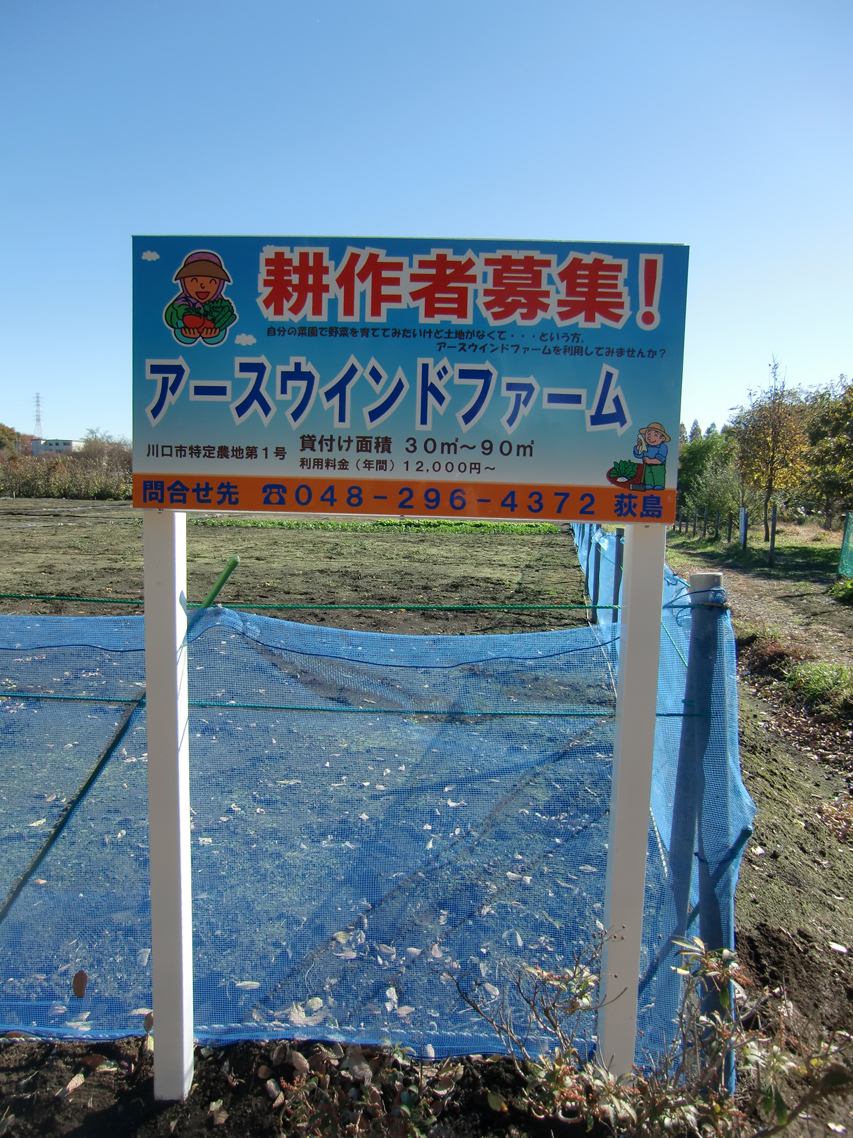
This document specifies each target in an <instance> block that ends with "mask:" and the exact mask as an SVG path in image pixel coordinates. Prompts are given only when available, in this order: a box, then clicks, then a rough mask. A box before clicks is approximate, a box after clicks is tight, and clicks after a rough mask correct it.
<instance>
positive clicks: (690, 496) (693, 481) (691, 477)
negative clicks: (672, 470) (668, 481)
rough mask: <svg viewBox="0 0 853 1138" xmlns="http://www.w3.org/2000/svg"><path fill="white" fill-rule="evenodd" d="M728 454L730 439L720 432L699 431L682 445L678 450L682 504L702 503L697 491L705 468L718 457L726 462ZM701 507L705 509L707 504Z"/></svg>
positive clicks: (679, 495) (679, 490) (679, 493)
mask: <svg viewBox="0 0 853 1138" xmlns="http://www.w3.org/2000/svg"><path fill="white" fill-rule="evenodd" d="M697 425H698V424H697ZM692 433H693V432H692V431H691V435H692ZM728 454H729V441H728V440H726V439H724V438H723V436H722V435H720V434H714V435H703V434H702V432H701V431H699V434H698V436H697V437H696V438H694V439H692V440H691V441H690V442H687V443H684V444H683V445H682V447H681V448H680V450H679V452H678V497H679V499H680V504H681V505H691V506H693V505H696V506H698V505H699V504H700V503H699V502H698V500H697V497H696V492H697V488H698V486H699V483H700V482H701V479H702V477H703V474H704V472H705V468H706V467H707V465H708V464H709V462H711V461H712V460H715V459H716V458H717V457H721V461H723V463H724V464H725V462H728V460H729V459H728ZM701 508H702V509H703V510H704V509H705V506H704V505H703V506H702V507H701Z"/></svg>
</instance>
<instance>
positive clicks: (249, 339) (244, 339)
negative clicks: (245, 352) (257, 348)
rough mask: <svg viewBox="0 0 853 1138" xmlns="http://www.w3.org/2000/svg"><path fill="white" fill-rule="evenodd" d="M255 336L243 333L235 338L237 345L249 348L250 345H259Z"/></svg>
mask: <svg viewBox="0 0 853 1138" xmlns="http://www.w3.org/2000/svg"><path fill="white" fill-rule="evenodd" d="M257 342H258V341H257V340H256V339H255V337H254V336H250V335H249V334H248V332H241V333H240V335H239V336H235V337H234V343H235V344H243V345H245V346H247V347H248V345H249V344H257Z"/></svg>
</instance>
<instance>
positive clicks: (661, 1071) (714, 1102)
mask: <svg viewBox="0 0 853 1138" xmlns="http://www.w3.org/2000/svg"><path fill="white" fill-rule="evenodd" d="M602 943H603V942H601V941H599V943H598V944H597V946H596V947H595V949H594V950H593V952H592V953H591V954H586V955H584V956H580V957H578V958H577V959H576V960H575V963H574V965H573V967H572V968H568V969H560V970H557V971H555V972H545V971H544V970H542V969H540V968H534V967H529V966H528V967H525V968H524V969H522V971H521V973H519V974H517V975H516V976H515V977H513V978H512V981H511V984H510V988H509V995H510V996H511V997H513V1001H512V1002H513V1003H514V1005H515V1009H516V1015H517V1014H518V1012H519V1010H520V1012H521V1014H522V1016H523V1018H524V1020H525V1027H526V1028H527V1034H528V1035H529V1034H530V1029H531V1028H532V1029H534V1031H535V1033H536V1034H537V1035H539V1036H540V1037H544V1038H545V1040H546V1042H545V1043H544V1044H543V1045H542V1049H541V1051H540V1053H539V1054H538V1055H537V1056H536V1057H533V1056H532V1055H530V1054H529V1053H528V1050H527V1048H526V1047H525V1045H524V1043H523V1042H522V1039H521V1037H520V1035H519V1032H518V1031H517V1030H516V1028H515V1026H514V1023H513V1015H512V1014H511V1012H510V1000H509V998H508V995H507V992H506V991H505V993H504V995H503V998H502V999H501V1000H500V1001H499V1002H498V1004H497V1010H495V1004H496V1001H495V999H494V997H493V995H492V993H490V992H488V991H487V992H486V994H485V995H484V994H483V992H482V988H483V987H484V985H481V983H480V982H479V981H475V982H473V983H472V985H471V986H470V987H468V986H466V984H465V983H464V982H459V983H458V985H457V986H458V987H459V991H460V994H461V996H462V998H463V999H464V1000H465V1002H466V1003H467V1004H468V1005H469V1006H470V1007H472V1008H473V1009H474V1010H475V1011H476V1012H477V1013H478V1014H479V1015H480V1016H482V1018H483V1019H484V1020H486V1022H488V1023H489V1024H491V1025H492V1027H493V1028H494V1029H495V1031H496V1032H497V1034H498V1036H499V1037H500V1038H501V1040H502V1042H503V1043H504V1044H505V1046H506V1047H507V1048H508V1050H509V1051H510V1054H511V1055H512V1057H513V1060H514V1062H515V1063H516V1068H517V1070H518V1072H519V1074H520V1075H521V1076H522V1078H523V1080H524V1091H523V1105H524V1106H525V1107H526V1108H527V1110H528V1111H529V1113H530V1114H531V1115H533V1117H534V1118H537V1119H542V1120H548V1121H549V1122H550V1121H557V1122H560V1123H563V1124H566V1123H574V1124H585V1128H586V1129H587V1130H590V1129H592V1128H593V1127H596V1126H598V1127H599V1128H603V1129H604V1130H606V1131H607V1132H609V1133H611V1134H620V1135H634V1136H637V1138H640V1136H642V1138H664V1136H665V1135H666V1136H670V1135H673V1134H680V1135H719V1136H723V1135H725V1136H727V1138H741V1136H743V1138H746V1136H747V1135H750V1136H752V1138H759V1136H761V1138H765V1136H769V1135H771V1134H776V1133H778V1132H780V1131H781V1130H783V1129H784V1128H785V1127H786V1126H787V1125H788V1123H789V1122H792V1121H793V1120H794V1119H795V1118H797V1117H799V1116H800V1115H802V1114H803V1113H804V1111H806V1110H807V1108H809V1107H810V1106H811V1105H812V1104H813V1103H815V1102H818V1101H819V1100H821V1099H826V1098H829V1097H831V1096H834V1095H841V1096H844V1097H847V1096H849V1095H850V1094H851V1093H853V1066H851V1057H853V1040H851V1037H850V1036H849V1035H847V1034H846V1033H837V1034H836V1035H834V1036H832V1037H831V1038H828V1039H824V1040H820V1041H818V1042H817V1043H816V1044H815V1046H813V1047H811V1048H809V1047H806V1046H804V1045H803V1044H802V1043H799V1044H798V1045H797V1054H794V1053H793V1052H792V1051H791V1050H789V1049H788V1048H787V1046H786V1042H787V1040H786V1036H785V1033H784V1025H783V1026H781V1027H780V1029H779V1031H778V1033H776V1034H775V1035H769V1034H767V1033H765V1032H764V1031H763V1030H762V1029H761V1027H760V1026H754V1025H756V1024H758V1023H759V1014H758V1013H759V1009H760V1008H761V1006H762V1005H763V1004H764V1003H765V1002H766V999H767V997H765V996H762V997H761V998H760V999H759V1000H757V1001H752V1000H750V998H749V996H748V994H747V991H746V981H745V979H744V978H743V976H742V975H741V972H740V969H739V966H738V963H737V960H736V959H735V955H734V953H732V952H731V951H729V950H728V949H720V950H717V951H711V950H709V949H708V948H707V947H706V946H705V945H704V944H703V942H702V941H701V940H699V939H698V938H696V939H694V940H693V941H692V942H690V943H689V944H688V943H684V942H676V944H677V947H678V948H679V951H680V953H681V958H682V964H681V966H680V967H678V968H677V969H676V971H677V972H679V973H680V974H681V975H682V977H683V978H684V995H683V999H682V1003H681V1008H680V1012H679V1015H678V1019H677V1030H676V1033H675V1038H674V1039H673V1041H672V1044H671V1046H670V1047H669V1049H668V1050H667V1051H666V1052H665V1053H664V1054H663V1055H662V1056H659V1057H656V1058H654V1059H650V1060H649V1062H648V1064H646V1065H645V1066H644V1067H643V1068H642V1069H635V1071H634V1072H633V1074H632V1075H631V1076H620V1077H618V1078H617V1077H616V1076H615V1075H614V1074H613V1073H612V1072H610V1071H609V1070H607V1068H606V1067H604V1066H602V1065H601V1064H600V1063H598V1062H596V1061H589V1062H587V1061H586V1056H585V1055H583V1054H581V1053H580V1052H579V1050H578V1046H577V1043H576V1040H578V1038H579V1033H578V1027H579V1024H580V1022H581V1020H582V1018H583V1017H584V1016H586V1015H588V1014H589V1012H590V1011H591V1010H595V1007H596V1004H595V995H596V984H597V981H596V978H595V969H594V963H595V959H596V958H599V959H600V948H601V944H602ZM519 1000H520V1003H519ZM547 1041H549V1042H547ZM549 1043H550V1045H549ZM735 1065H736V1066H737V1069H738V1072H739V1074H740V1082H741V1084H742V1086H741V1089H740V1090H739V1091H737V1092H736V1093H735V1092H734V1091H733V1090H732V1082H733V1080H732V1079H731V1078H730V1074H731V1072H732V1070H733V1068H734V1066H735ZM792 1084H796V1087H797V1089H796V1090H795V1091H793V1092H792V1090H791V1085H792ZM579 1129H580V1127H579Z"/></svg>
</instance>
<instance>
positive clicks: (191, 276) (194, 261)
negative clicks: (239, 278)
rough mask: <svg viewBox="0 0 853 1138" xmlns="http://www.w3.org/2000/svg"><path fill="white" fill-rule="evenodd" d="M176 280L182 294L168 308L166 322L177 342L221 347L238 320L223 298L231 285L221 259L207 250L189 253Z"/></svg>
mask: <svg viewBox="0 0 853 1138" xmlns="http://www.w3.org/2000/svg"><path fill="white" fill-rule="evenodd" d="M174 280H176V281H179V282H180V286H181V291H180V292H179V293H178V295H177V296H176V297H175V298H174V299H173V300H171V301H170V302H169V304H168V305H167V306H166V310H165V312H164V313H163V319H164V320H165V321H166V323H167V324H168V326H169V327H170V328H171V329H172V334H173V335H174V337H175V339H176V340H177V341H178V343H179V344H194V343H196V341H198V340H201V341H202V342H203V343H205V344H208V345H211V346H212V345H214V344H221V343H222V341H223V340H224V339H225V337H226V336H227V335H228V328H229V325H231V324H233V323H234V321H235V320H236V319H237V312H236V310H235V308H234V305H233V304H232V303H231V301H230V300H229V299H228V297H227V296H223V295H222V293H223V291H224V289H225V286H226V284H230V283H231V278H230V277H229V275H228V273H227V272H226V271H225V266H224V265H223V264H222V259H221V258H220V257H218V256H217V255H216V253H211V252H209V251H208V250H206V249H202V250H197V251H196V252H195V253H190V254H189V256H188V257H186V259H185V260H184V263H183V264H182V265H181V267H180V268H179V269H178V271H177V272H176V273H175V276H174Z"/></svg>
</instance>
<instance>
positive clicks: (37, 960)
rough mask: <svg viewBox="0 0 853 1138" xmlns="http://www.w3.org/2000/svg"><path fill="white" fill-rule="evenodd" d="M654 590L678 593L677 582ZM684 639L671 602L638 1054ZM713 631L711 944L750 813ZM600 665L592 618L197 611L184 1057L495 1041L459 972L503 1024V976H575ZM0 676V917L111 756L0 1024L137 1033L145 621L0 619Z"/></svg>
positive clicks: (6, 992) (0, 984) (595, 879)
mask: <svg viewBox="0 0 853 1138" xmlns="http://www.w3.org/2000/svg"><path fill="white" fill-rule="evenodd" d="M580 540H581V541H582V540H583V537H582V535H580ZM610 540H611V541H612V540H614V539H612V538H611V539H610ZM582 564H583V560H582ZM667 590H668V593H667V597H668V599H669V601H670V602H672V601H673V599H674V598H677V596H678V594H679V593H683V591H684V585H683V582H678V581H677V579H676V578H672V577H671V576H670V577H669V578H668V579H667ZM665 599H666V598H665ZM689 625H690V610H689V605H688V604H687V603H683V604H672V603H670V607H669V608H668V609H667V610H666V614H665V619H664V628H663V630H662V636H661V645H662V659H663V662H662V666H661V685H660V697H659V704H658V734H657V740H656V753H655V776H654V786H653V793H652V811H651V816H650V826H649V842H648V863H647V864H648V868H647V879H646V909H645V918H644V941H645V943H644V948H643V958H642V961H641V974H642V977H643V982H642V986H641V995H640V1022H639V1027H640V1031H641V1033H642V1034H641V1035H640V1036H639V1039H638V1056H641V1055H642V1053H643V1051H644V1050H655V1049H657V1048H659V1047H660V1046H661V1044H662V1041H663V1040H664V1039H665V1038H666V1037H668V1036H669V1035H670V1034H671V1029H672V1019H673V1016H674V1013H675V1009H676V1005H677V1001H678V997H679V989H678V986H677V983H676V981H675V980H674V978H673V977H674V974H673V973H672V971H671V968H670V964H671V963H672V960H673V957H672V951H671V948H670V946H669V937H670V936H671V934H672V933H673V931H677V929H676V926H677V922H678V917H677V905H676V902H675V900H674V897H675V891H674V889H673V879H674V875H673V870H672V867H671V866H670V858H669V846H670V842H671V839H672V838H673V837H676V838H677V836H678V832H679V826H681V830H682V831H684V832H686V830H685V828H684V825H683V819H682V822H679V820H678V818H679V815H678V810H677V809H676V820H675V825H674V822H673V817H674V815H673V802H674V799H675V795H676V781H677V769H678V756H679V748H680V746H681V747H682V748H683V743H682V742H681V737H682V728H683V726H684V724H685V723H686V722H687V721H686V720H685V719H684V718H683V714H682V713H683V706H684V705H683V699H684V690H685V687H684V685H685V674H686V667H685V661H686V653H687V644H688V640H689ZM718 630H719V641H720V649H721V650H720V653H719V659H718V666H717V667H716V669H715V672H714V705H713V728H712V730H711V736H712V742H713V746H712V747H710V748H708V749H707V753H706V754H705V759H704V766H705V777H704V780H703V786H702V787H701V788H700V797H701V796H702V795H704V801H705V802H706V803H707V805H706V807H705V809H704V811H702V810H700V811H699V814H700V824H699V834H700V837H699V840H698V842H697V844H696V856H695V857H694V858H693V862H695V865H694V864H693V863H692V862H691V858H690V857H688V858H687V861H688V862H691V865H690V868H691V870H693V873H692V876H693V880H692V883H691V885H690V891H691V896H690V905H691V907H692V908H695V907H696V906H697V905H698V902H699V898H700V883H699V877H700V869H701V867H702V866H707V867H708V871H709V872H710V873H711V876H712V878H713V881H712V885H713V888H714V890H715V895H716V896H717V897H718V899H719V908H720V912H721V914H722V934H723V936H724V937H725V938H726V941H725V942H726V943H731V940H732V937H733V928H732V898H733V892H734V883H735V880H736V874H737V867H738V864H739V858H740V850H741V848H742V834H743V833H744V832H746V831H747V830H748V826H749V823H750V821H751V816H752V805H751V802H750V800H749V798H748V796H747V795H746V792H745V791H744V789H743V787H742V784H741V782H740V774H739V768H738V756H737V736H736V695H735V689H734V656H733V642H732V638H731V628H730V625H729V623H728V618H727V617H725V619H721V620H720V622H719V625H718ZM617 646H618V625H611V624H609V623H606V624H603V625H600V626H595V627H591V628H581V629H571V630H561V631H556V632H544V633H534V634H523V635H513V636H470V637H442V636H421V637H415V636H396V635H388V634H376V633H363V632H349V631H344V630H338V629H330V628H326V627H324V628H316V627H313V626H310V625H304V624H294V623H290V622H287V621H280V620H276V619H273V618H266V617H258V616H253V615H249V614H244V613H238V612H234V611H230V610H227V609H216V610H209V611H207V612H205V613H203V614H202V615H200V616H199V617H198V618H197V619H196V620H195V622H194V623H193V625H192V628H191V633H190V641H189V653H188V656H189V678H190V701H191V706H190V755H191V759H190V763H191V798H192V806H193V811H194V814H193V820H192V826H193V830H192V842H193V850H192V858H193V861H192V873H193V952H194V997H195V1032H196V1036H197V1038H199V1039H200V1040H203V1041H214V1040H216V1041H221V1040H227V1039H246V1038H262V1039H268V1038H271V1037H275V1036H282V1037H288V1036H289V1037H295V1038H300V1039H305V1038H325V1039H338V1040H341V1041H346V1042H361V1043H377V1042H382V1041H386V1042H388V1041H390V1042H391V1043H399V1044H403V1045H407V1046H411V1047H413V1048H415V1049H416V1050H419V1051H420V1050H426V1049H427V1048H431V1049H432V1051H433V1052H434V1053H435V1054H436V1055H442V1054H451V1053H455V1054H463V1053H478V1052H488V1051H496V1050H500V1045H499V1042H498V1040H497V1037H496V1036H495V1035H494V1033H493V1032H492V1030H491V1029H490V1028H489V1027H488V1026H487V1025H486V1024H485V1023H484V1022H483V1020H482V1019H480V1018H479V1017H478V1016H477V1015H476V1013H475V1012H473V1011H472V1010H471V1009H470V1008H469V1007H468V1006H467V1005H466V1004H465V1003H464V1001H462V999H461V998H460V995H459V991H458V988H457V981H460V982H461V983H462V984H463V986H470V984H471V983H474V982H476V983H477V984H478V985H479V994H480V997H481V998H482V999H483V1000H486V1001H489V1000H494V1001H495V1006H497V1004H498V1003H499V1002H500V999H501V995H500V994H499V993H500V992H502V991H503V990H504V988H505V980H506V978H507V977H508V976H509V975H511V974H512V973H513V972H514V971H517V969H518V968H519V967H521V966H522V965H523V964H530V965H541V966H542V967H544V968H548V969H550V968H553V967H558V966H561V965H566V964H568V963H570V962H571V959H572V958H573V955H574V954H575V953H576V952H578V951H580V950H581V949H583V948H584V947H585V946H587V945H588V944H589V943H590V942H591V940H592V939H593V938H594V936H595V934H596V932H597V931H599V932H600V931H601V930H602V928H603V923H602V922H603V917H604V913H603V905H604V885H605V870H606V860H607V849H606V843H607V826H608V806H609V795H610V776H611V766H612V754H613V723H614V707H615V679H616V668H617V658H618V652H617ZM0 662H2V670H0V675H1V676H2V690H3V693H4V694H5V695H6V696H7V697H8V698H5V699H2V700H0V716H2V733H0V763H2V770H3V781H2V787H0V903H2V898H3V897H7V896H8V895H9V894H10V892H11V891H12V890H14V888H15V886H16V883H19V882H20V879H21V875H22V874H24V873H25V871H26V870H27V867H28V866H30V865H31V863H32V860H33V858H34V857H35V856H36V854H37V853H38V851H39V850H40V848H42V846H43V845H44V843H45V841H46V839H47V838H48V837H49V835H50V832H51V830H52V828H53V827H54V826H55V825H56V823H57V821H58V820H59V819H60V817H61V816H62V812H63V810H65V809H67V806H68V803H69V802H71V801H72V800H73V798H74V796H75V795H76V794H77V793H78V789H79V788H80V786H81V784H83V783H84V781H85V779H86V778H87V776H88V775H89V772H90V771H91V770H92V768H93V766H94V765H95V764H96V762H97V761H98V759H99V757H101V756H103V755H104V754H105V753H106V752H109V757H108V759H107V761H106V762H105V764H104V766H103V769H102V771H101V773H100V774H99V776H98V777H97V779H96V780H95V781H94V782H93V784H92V786H91V788H90V789H89V790H88V791H87V792H86V793H85V795H83V796H81V798H80V801H79V803H78V805H77V806H76V808H75V809H74V812H73V814H72V815H71V817H70V820H69V821H68V823H67V825H66V826H65V828H64V829H63V830H62V832H61V834H60V836H59V837H58V838H57V839H56V841H55V842H54V844H53V845H52V846H51V847H50V849H49V852H48V853H47V855H46V857H45V858H44V860H43V861H42V862H41V863H40V864H39V865H38V867H37V869H36V871H35V872H34V873H32V875H31V876H30V877H29V879H28V880H27V883H26V884H25V885H24V887H23V888H22V889H20V892H19V894H18V895H17V896H16V897H15V899H14V901H13V903H12V904H11V906H10V907H9V908H8V912H7V913H6V916H5V918H4V919H3V920H2V922H0V1030H10V1029H19V1030H20V1029H23V1030H27V1031H31V1032H36V1033H38V1034H43V1035H48V1036H53V1037H80V1036H87V1037H89V1038H92V1039H98V1038H109V1037H114V1036H122V1035H127V1034H130V1033H132V1032H134V1031H139V1030H141V1026H142V1020H143V1019H144V1017H145V1014H146V1013H147V1011H148V1009H150V1007H151V960H150V945H151V939H150V904H149V878H148V840H147V839H148V828H147V779H146V760H147V755H146V742H145V738H146V737H145V715H146V713H145V708H144V705H142V706H139V707H134V702H133V701H135V700H138V699H139V697H140V694H141V693H142V691H143V684H144V653H143V621H142V618H141V617H129V618H128V617H125V618H111V617H106V618H76V617H19V616H4V617H2V618H0ZM128 715H129V719H128ZM125 720H127V722H126V723H125ZM123 723H125V729H124V732H123V734H121V735H120V739H119V742H118V744H117V745H115V743H114V740H115V737H116V734H117V732H118V731H119V730H120V728H121V726H122V724H123ZM111 747H112V748H113V749H112V750H110V748H111ZM711 752H713V753H712V754H711ZM709 755H710V758H709ZM691 793H692V794H693V797H694V799H695V797H696V793H697V792H696V788H695V787H693V789H692V791H691ZM674 831H675V832H674ZM691 833H692V831H691ZM682 836H683V835H682ZM739 842H740V844H739ZM691 853H692V849H691ZM714 875H716V876H714ZM675 876H676V877H677V874H676V875H675ZM698 923H699V922H698V921H693V922H692V924H691V925H690V927H689V928H688V930H687V931H688V935H690V934H693V933H698V931H699V929H698V927H697V926H698ZM78 969H83V970H85V971H86V973H87V974H88V976H89V978H90V979H89V986H88V989H87V992H86V995H85V997H84V998H83V999H82V1000H78V999H76V998H75V997H73V996H72V994H71V983H70V981H71V977H72V976H73V975H74V973H75V972H76V971H77V970H78ZM594 1030H595V1028H594V1023H593V1022H589V1023H587V1024H585V1025H584V1031H585V1033H586V1035H587V1037H588V1038H589V1040H590V1041H592V1036H593V1034H594Z"/></svg>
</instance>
